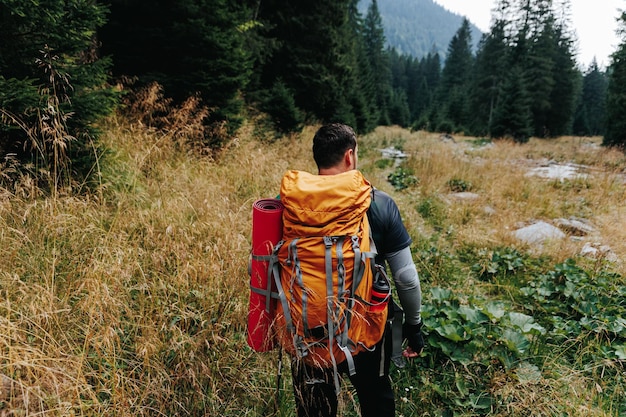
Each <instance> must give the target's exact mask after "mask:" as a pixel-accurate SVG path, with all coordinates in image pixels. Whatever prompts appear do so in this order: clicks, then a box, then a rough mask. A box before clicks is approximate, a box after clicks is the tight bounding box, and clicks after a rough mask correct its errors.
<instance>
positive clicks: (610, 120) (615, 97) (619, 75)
mask: <svg viewBox="0 0 626 417" xmlns="http://www.w3.org/2000/svg"><path fill="white" fill-rule="evenodd" d="M620 34H621V36H622V42H621V43H620V45H619V46H618V48H617V51H615V52H614V53H613V55H612V56H611V65H610V67H609V86H608V90H607V100H606V113H607V119H606V133H605V134H604V140H603V141H602V143H603V145H606V146H615V147H621V148H625V147H626V118H625V117H624V115H625V114H626V89H625V87H624V86H626V12H622V14H621V16H620Z"/></svg>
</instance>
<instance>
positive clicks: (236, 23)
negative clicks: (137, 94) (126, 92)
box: [100, 0, 251, 131]
mask: <svg viewBox="0 0 626 417" xmlns="http://www.w3.org/2000/svg"><path fill="white" fill-rule="evenodd" d="M110 2H111V13H110V16H109V22H108V23H107V25H105V27H104V28H103V29H102V30H101V32H100V38H101V41H102V44H103V46H102V51H103V53H104V54H106V55H111V56H112V57H113V61H114V74H115V75H117V76H131V77H137V78H138V80H139V83H138V84H139V85H141V84H149V83H151V82H153V81H157V82H159V83H160V84H161V85H163V87H164V91H165V94H166V95H167V96H168V97H172V98H174V100H175V101H183V100H185V99H186V98H188V97H189V96H191V95H194V94H196V93H199V94H200V97H201V98H202V103H203V104H204V105H205V106H207V107H210V108H212V109H213V111H212V113H211V115H210V118H209V119H208V120H207V122H208V123H211V122H214V121H227V122H229V128H230V130H231V131H233V130H235V129H236V128H237V127H238V126H239V124H240V123H241V115H240V114H241V110H242V106H243V100H242V98H241V94H240V93H241V91H243V90H244V89H245V87H246V85H247V83H248V81H249V79H250V69H251V57H250V54H249V52H248V50H247V49H246V48H244V40H245V36H244V32H243V30H242V27H243V25H244V23H245V22H246V21H247V19H249V16H250V15H249V13H248V11H247V9H246V8H245V7H244V6H243V5H241V4H240V3H236V2H230V1H228V0H181V1H176V2H170V1H166V0H135V1H131V2H129V1H126V0H110Z"/></svg>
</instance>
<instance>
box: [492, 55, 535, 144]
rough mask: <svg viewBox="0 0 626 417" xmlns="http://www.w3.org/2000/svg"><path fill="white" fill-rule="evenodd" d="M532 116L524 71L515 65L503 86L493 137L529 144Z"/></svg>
mask: <svg viewBox="0 0 626 417" xmlns="http://www.w3.org/2000/svg"><path fill="white" fill-rule="evenodd" d="M531 123H532V114H531V111H530V106H529V97H528V93H527V91H526V85H525V80H524V76H523V70H522V69H521V68H520V67H519V66H517V65H513V67H512V68H510V69H509V71H508V72H507V75H506V77H505V79H504V82H503V85H502V92H501V94H500V99H499V101H498V105H497V106H496V109H495V111H494V116H493V124H492V127H491V136H492V137H494V138H511V139H513V140H515V141H516V142H520V143H524V142H527V141H528V139H529V138H530V136H531V134H532V125H531Z"/></svg>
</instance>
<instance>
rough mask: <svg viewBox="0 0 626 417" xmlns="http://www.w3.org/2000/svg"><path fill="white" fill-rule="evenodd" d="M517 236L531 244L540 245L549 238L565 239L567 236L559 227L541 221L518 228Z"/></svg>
mask: <svg viewBox="0 0 626 417" xmlns="http://www.w3.org/2000/svg"><path fill="white" fill-rule="evenodd" d="M515 237H516V238H517V239H519V240H521V241H523V242H526V243H528V244H531V245H537V244H539V245H540V244H542V243H544V242H546V241H548V240H559V239H563V238H565V233H563V232H562V231H561V230H560V229H559V228H558V227H555V226H552V225H551V224H549V223H546V222H543V221H540V222H537V223H534V224H531V225H530V226H526V227H523V228H521V229H518V230H516V231H515Z"/></svg>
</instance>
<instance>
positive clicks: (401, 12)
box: [359, 0, 482, 58]
mask: <svg viewBox="0 0 626 417" xmlns="http://www.w3.org/2000/svg"><path fill="white" fill-rule="evenodd" d="M370 4H371V0H361V1H360V2H359V10H360V11H361V13H362V14H363V16H365V14H366V13H367V9H368V7H369V6H370ZM378 9H379V11H380V15H381V18H382V20H383V26H384V28H385V36H386V38H387V44H388V45H389V46H391V47H394V48H395V49H396V50H397V51H398V52H399V53H401V54H405V55H412V56H415V57H417V58H422V57H423V56H425V55H426V54H428V53H429V52H432V51H435V52H439V54H440V56H441V57H442V58H444V57H445V56H446V54H447V49H448V44H449V43H450V40H451V39H452V37H453V36H454V34H455V33H456V31H457V30H458V29H459V28H460V27H461V23H462V21H463V16H461V15H458V14H456V13H453V12H451V11H449V10H447V9H446V8H444V7H443V6H440V5H439V4H437V3H435V2H434V1H433V0H378ZM470 26H471V28H472V42H473V44H474V45H477V44H478V41H479V40H480V37H481V36H482V32H481V31H480V29H478V27H476V26H475V25H474V24H471V23H470Z"/></svg>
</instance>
